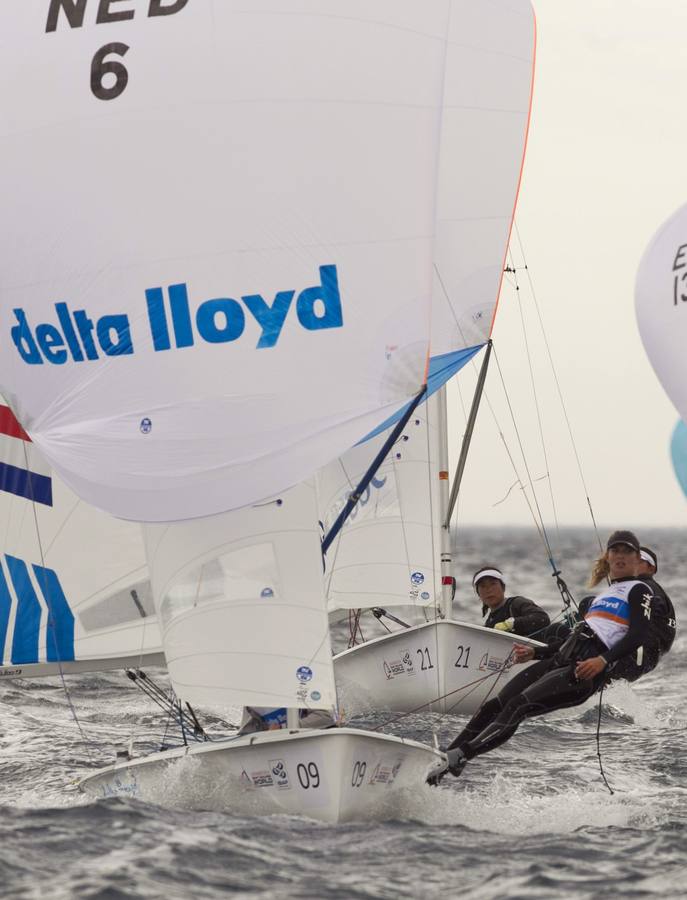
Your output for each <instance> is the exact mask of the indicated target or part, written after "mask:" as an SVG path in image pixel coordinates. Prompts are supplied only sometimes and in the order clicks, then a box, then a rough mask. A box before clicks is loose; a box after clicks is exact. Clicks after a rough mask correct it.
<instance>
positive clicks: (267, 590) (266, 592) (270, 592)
mask: <svg viewBox="0 0 687 900" xmlns="http://www.w3.org/2000/svg"><path fill="white" fill-rule="evenodd" d="M260 596H261V597H262V598H263V599H267V598H268V597H274V591H273V590H272V588H269V587H266V588H263V589H262V590H261V591H260Z"/></svg>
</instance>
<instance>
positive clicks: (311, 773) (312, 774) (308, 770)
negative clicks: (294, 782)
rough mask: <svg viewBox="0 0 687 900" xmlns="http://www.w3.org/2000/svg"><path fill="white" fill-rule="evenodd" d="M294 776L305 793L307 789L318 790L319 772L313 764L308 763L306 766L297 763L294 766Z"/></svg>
mask: <svg viewBox="0 0 687 900" xmlns="http://www.w3.org/2000/svg"><path fill="white" fill-rule="evenodd" d="M296 774H297V775H298V780H299V781H300V783H301V787H302V788H304V789H305V790H306V791H307V790H308V788H313V789H314V788H318V787H319V786H320V772H319V769H318V768H317V765H316V764H315V763H314V762H309V763H308V765H307V766H306V765H305V764H304V763H298V765H297V766H296Z"/></svg>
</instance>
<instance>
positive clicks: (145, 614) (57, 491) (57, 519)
mask: <svg viewBox="0 0 687 900" xmlns="http://www.w3.org/2000/svg"><path fill="white" fill-rule="evenodd" d="M0 534H1V535H2V541H1V543H0V654H1V655H0V676H3V675H5V676H16V675H21V676H22V677H33V676H40V675H52V674H55V673H57V672H59V671H60V670H61V671H63V672H77V671H78V672H84V671H97V670H103V669H111V668H119V667H123V666H125V665H138V664H141V663H143V662H145V663H158V664H163V663H164V658H163V656H162V651H161V646H160V633H159V629H158V627H157V620H156V618H155V615H154V612H155V611H154V606H153V602H152V594H151V589H150V582H149V580H148V570H147V566H146V562H145V555H144V548H143V538H142V535H141V529H140V526H138V525H134V524H131V523H127V522H121V521H119V520H117V519H113V518H112V517H110V516H107V515H105V514H104V513H101V512H99V511H98V510H96V509H93V508H92V507H89V506H87V505H86V504H85V503H83V502H82V501H81V500H79V498H78V497H76V496H75V495H74V494H73V493H72V492H71V491H70V490H69V489H68V488H67V487H65V485H64V484H63V483H62V482H61V481H60V479H59V478H56V477H55V475H54V474H52V473H51V471H50V467H49V466H48V465H47V463H46V462H45V460H44V459H43V457H42V456H41V454H40V452H39V451H38V450H37V449H36V447H35V446H34V445H33V444H32V443H31V441H30V439H29V437H28V435H27V434H26V432H25V431H24V429H23V428H22V427H21V425H20V424H19V422H18V421H17V420H16V418H15V416H14V414H13V413H12V411H11V410H10V409H9V407H8V406H6V405H5V404H4V401H2V398H0Z"/></svg>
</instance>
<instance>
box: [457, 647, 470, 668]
mask: <svg viewBox="0 0 687 900" xmlns="http://www.w3.org/2000/svg"><path fill="white" fill-rule="evenodd" d="M469 659H470V648H469V647H463V645H462V644H458V647H457V648H456V661H455V662H454V664H453V665H454V667H455V668H456V669H467V667H468V661H469Z"/></svg>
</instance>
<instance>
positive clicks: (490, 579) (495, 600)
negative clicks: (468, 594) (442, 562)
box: [472, 565, 549, 637]
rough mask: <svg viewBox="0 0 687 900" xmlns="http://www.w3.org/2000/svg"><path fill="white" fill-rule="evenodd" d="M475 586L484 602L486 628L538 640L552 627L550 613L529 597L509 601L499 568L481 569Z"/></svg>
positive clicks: (510, 598)
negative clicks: (538, 636) (537, 638)
mask: <svg viewBox="0 0 687 900" xmlns="http://www.w3.org/2000/svg"><path fill="white" fill-rule="evenodd" d="M472 586H473V587H474V589H475V592H476V594H477V596H478V597H479V598H480V600H481V601H482V615H485V614H487V613H488V615H487V617H486V619H485V620H484V627H485V628H495V629H496V630H497V631H509V632H512V633H513V634H521V635H523V636H525V635H530V636H532V637H536V636H537V634H538V633H539V632H541V631H542V630H543V629H544V628H546V626H547V625H548V624H549V616H548V613H546V612H544V610H543V609H542V608H541V607H540V606H537V604H536V603H534V601H532V600H528V599H527V597H506V579H505V578H504V576H503V573H502V572H501V570H500V569H497V568H496V566H492V565H486V566H482V567H481V568H479V569H478V570H477V571H476V572H475V574H474V575H473V578H472Z"/></svg>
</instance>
